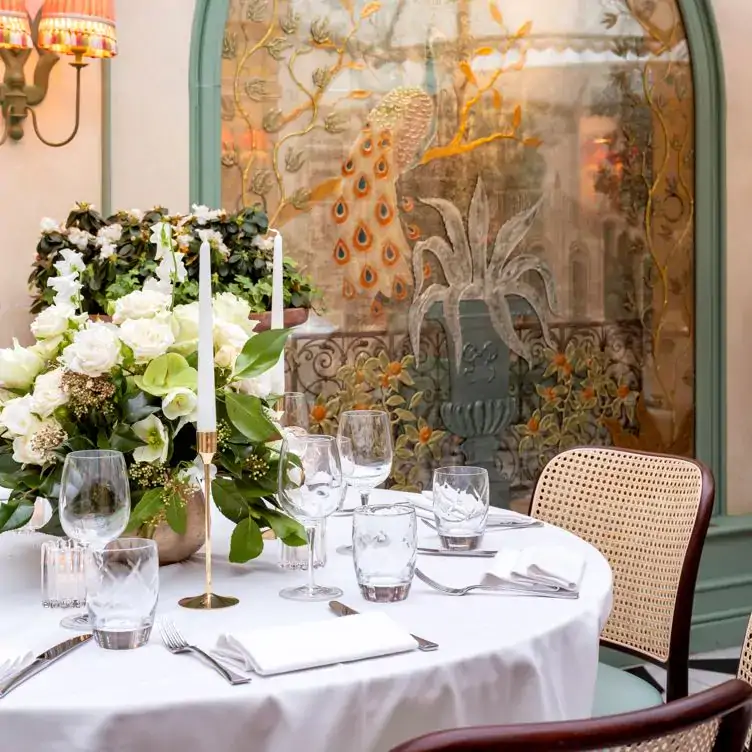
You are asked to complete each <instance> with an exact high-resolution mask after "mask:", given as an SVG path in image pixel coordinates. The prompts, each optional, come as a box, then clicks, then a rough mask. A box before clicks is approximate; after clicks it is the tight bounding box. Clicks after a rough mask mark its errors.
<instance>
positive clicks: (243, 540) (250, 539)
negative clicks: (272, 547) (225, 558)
mask: <svg viewBox="0 0 752 752" xmlns="http://www.w3.org/2000/svg"><path fill="white" fill-rule="evenodd" d="M263 550H264V539H263V538H262V537H261V530H260V529H259V526H258V525H257V524H256V521H255V520H254V519H253V518H251V517H246V518H245V519H244V520H242V521H241V522H239V523H238V524H237V525H236V526H235V529H234V530H233V531H232V537H231V538H230V561H231V562H233V563H235V564H243V563H245V562H246V561H250V560H251V559H255V558H256V557H257V556H259V555H260V554H261V552H262V551H263Z"/></svg>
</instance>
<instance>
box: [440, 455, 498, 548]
mask: <svg viewBox="0 0 752 752" xmlns="http://www.w3.org/2000/svg"><path fill="white" fill-rule="evenodd" d="M488 503H489V488H488V471H487V470H486V469H485V468H482V467H439V468H437V469H436V470H434V473H433V513H434V516H435V518H436V529H437V530H438V533H439V540H440V541H441V545H442V546H444V547H445V548H449V549H454V550H455V551H468V550H471V549H474V548H477V547H478V545H479V544H480V542H481V540H483V534H484V533H485V531H486V521H487V519H488Z"/></svg>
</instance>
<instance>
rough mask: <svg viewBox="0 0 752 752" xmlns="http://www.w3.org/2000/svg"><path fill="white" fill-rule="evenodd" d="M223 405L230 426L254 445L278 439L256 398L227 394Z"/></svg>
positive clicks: (249, 395)
mask: <svg viewBox="0 0 752 752" xmlns="http://www.w3.org/2000/svg"><path fill="white" fill-rule="evenodd" d="M259 336H261V335H259ZM225 404H226V405H227V415H228V416H229V418H230V421H231V422H232V424H233V425H234V426H235V428H237V429H238V431H240V432H241V433H242V434H243V435H244V436H245V437H246V438H247V439H249V440H250V441H252V442H253V443H254V444H263V443H265V442H267V441H273V440H275V439H278V438H279V433H278V432H277V429H276V428H275V427H274V424H273V423H272V422H271V421H270V420H269V418H267V417H266V413H265V412H264V404H263V403H262V402H261V400H260V399H259V398H258V397H254V396H253V395H251V394H235V393H234V392H228V394H227V395H226V397H225Z"/></svg>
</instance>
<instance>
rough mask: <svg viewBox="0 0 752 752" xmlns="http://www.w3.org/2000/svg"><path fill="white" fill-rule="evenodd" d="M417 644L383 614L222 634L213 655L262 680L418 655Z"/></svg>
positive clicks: (361, 615)
mask: <svg viewBox="0 0 752 752" xmlns="http://www.w3.org/2000/svg"><path fill="white" fill-rule="evenodd" d="M417 646H418V644H417V643H416V642H415V639H414V638H413V637H412V636H411V635H410V634H409V633H408V632H407V631H405V630H404V629H403V628H402V627H400V626H399V624H397V623H396V622H394V621H392V619H391V618H390V617H388V616H387V615H386V614H382V613H373V614H357V615H353V616H345V617H341V618H339V619H336V620H334V619H327V620H326V621H316V622H307V623H306V622H303V623H302V624H293V625H286V626H281V627H265V628H263V629H255V630H252V631H250V632H246V633H245V634H241V635H231V634H223V635H221V636H220V637H219V640H218V641H217V647H216V648H215V650H214V654H215V655H216V656H217V658H219V659H220V660H225V661H227V662H228V663H231V664H233V665H235V666H237V667H238V668H240V669H242V670H244V671H255V672H256V673H258V674H260V675H261V676H272V675H274V674H284V673H288V672H290V671H300V670H302V669H306V668H315V667H318V666H329V665H332V664H335V663H346V662H348V661H359V660H362V659H364V658H376V657H378V656H382V655H392V654H393V653H404V652H407V651H408V650H414V649H415V648H416V647H417Z"/></svg>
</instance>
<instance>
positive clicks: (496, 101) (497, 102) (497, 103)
mask: <svg viewBox="0 0 752 752" xmlns="http://www.w3.org/2000/svg"><path fill="white" fill-rule="evenodd" d="M491 97H492V98H493V106H494V107H495V108H496V109H497V110H500V109H501V105H502V104H503V103H504V100H503V98H502V96H501V94H500V93H499V92H498V91H496V89H494V90H493V91H492V92H491Z"/></svg>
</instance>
